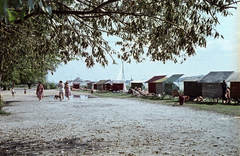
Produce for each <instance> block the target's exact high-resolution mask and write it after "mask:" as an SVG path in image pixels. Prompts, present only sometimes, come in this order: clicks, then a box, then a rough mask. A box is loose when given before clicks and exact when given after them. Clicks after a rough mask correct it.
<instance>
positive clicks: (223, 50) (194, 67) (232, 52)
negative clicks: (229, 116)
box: [47, 7, 240, 82]
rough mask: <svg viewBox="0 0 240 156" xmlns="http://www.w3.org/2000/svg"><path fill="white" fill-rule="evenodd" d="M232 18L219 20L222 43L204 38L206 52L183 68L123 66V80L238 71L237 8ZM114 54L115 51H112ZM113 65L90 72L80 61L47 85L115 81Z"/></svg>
mask: <svg viewBox="0 0 240 156" xmlns="http://www.w3.org/2000/svg"><path fill="white" fill-rule="evenodd" d="M232 12H233V16H231V17H230V16H229V17H221V19H220V23H221V25H220V26H218V27H217V30H218V32H219V33H220V34H221V35H223V36H224V39H222V38H219V39H213V38H208V40H207V47H206V48H198V49H197V50H196V55H195V56H192V57H189V58H187V60H186V61H185V62H183V64H180V62H179V63H176V64H174V63H173V62H172V61H167V62H166V64H163V63H162V62H150V61H145V62H143V63H135V62H134V61H132V63H131V64H127V63H124V76H125V80H130V79H131V78H132V79H133V80H148V79H150V78H152V77H153V76H156V75H167V76H168V77H170V76H171V75H172V74H184V75H183V77H184V76H196V75H206V74H208V73H209V72H210V71H239V57H240V56H239V52H240V48H239V37H240V29H239V27H240V21H239V20H238V18H239V15H240V7H239V8H238V10H232ZM110 44H112V45H114V42H110ZM113 48H114V49H115V50H118V49H117V47H113ZM116 62H117V63H118V65H113V64H112V61H111V60H109V65H108V66H107V67H105V68H104V67H101V65H99V64H96V65H95V66H94V67H93V68H90V69H88V68H86V65H85V63H84V61H81V60H80V61H71V62H69V63H68V64H67V65H62V66H59V67H58V68H57V70H56V72H54V74H53V75H51V74H48V76H47V78H48V81H49V82H58V81H59V80H62V81H64V82H65V81H67V80H71V79H75V78H76V77H80V78H81V79H83V80H91V81H99V80H103V79H111V80H116V79H117V76H118V73H119V70H120V68H121V62H122V61H121V60H116Z"/></svg>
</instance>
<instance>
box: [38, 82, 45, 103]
mask: <svg viewBox="0 0 240 156" xmlns="http://www.w3.org/2000/svg"><path fill="white" fill-rule="evenodd" d="M43 92H44V87H43V85H42V83H41V82H38V86H37V90H36V94H37V97H38V99H39V101H40V102H41V101H42V99H43Z"/></svg>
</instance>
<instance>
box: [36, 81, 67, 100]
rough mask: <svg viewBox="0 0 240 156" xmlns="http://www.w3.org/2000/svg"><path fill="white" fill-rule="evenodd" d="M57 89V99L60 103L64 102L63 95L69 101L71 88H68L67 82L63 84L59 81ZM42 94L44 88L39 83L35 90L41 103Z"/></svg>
mask: <svg viewBox="0 0 240 156" xmlns="http://www.w3.org/2000/svg"><path fill="white" fill-rule="evenodd" d="M58 88H59V99H60V101H63V100H64V93H65V96H66V97H67V98H68V100H69V99H70V96H71V88H70V86H69V84H68V82H66V83H65V84H63V82H62V81H59V84H58ZM43 92H44V87H43V85H42V83H41V82H39V83H38V86H37V90H36V94H37V97H38V99H39V101H41V100H42V99H43Z"/></svg>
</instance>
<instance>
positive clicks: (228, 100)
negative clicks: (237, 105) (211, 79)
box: [225, 87, 231, 103]
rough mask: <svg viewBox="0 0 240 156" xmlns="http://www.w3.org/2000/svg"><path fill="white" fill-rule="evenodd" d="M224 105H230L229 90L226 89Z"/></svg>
mask: <svg viewBox="0 0 240 156" xmlns="http://www.w3.org/2000/svg"><path fill="white" fill-rule="evenodd" d="M225 96H226V103H231V96H230V88H229V87H227V90H226V94H225Z"/></svg>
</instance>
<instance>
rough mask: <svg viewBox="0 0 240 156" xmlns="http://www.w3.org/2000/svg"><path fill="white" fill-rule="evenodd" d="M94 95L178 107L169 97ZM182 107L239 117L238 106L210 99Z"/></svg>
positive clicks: (102, 93)
mask: <svg viewBox="0 0 240 156" xmlns="http://www.w3.org/2000/svg"><path fill="white" fill-rule="evenodd" d="M80 92H85V93H86V92H87V93H90V91H80ZM94 95H96V96H98V97H102V98H107V97H111V98H121V99H135V100H140V101H146V102H153V103H159V104H163V105H169V106H176V105H179V102H178V98H172V97H171V99H170V97H169V96H165V97H164V98H163V99H162V98H160V97H158V96H147V97H144V96H142V97H132V95H131V94H126V93H112V92H109V91H107V92H94ZM183 107H190V108H193V109H196V110H206V111H212V112H217V113H222V114H227V115H234V116H240V105H239V104H234V103H232V104H224V103H221V101H219V103H217V102H213V101H211V100H210V99H207V100H206V101H202V102H200V103H199V102H195V101H188V102H185V103H184V104H183Z"/></svg>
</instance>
